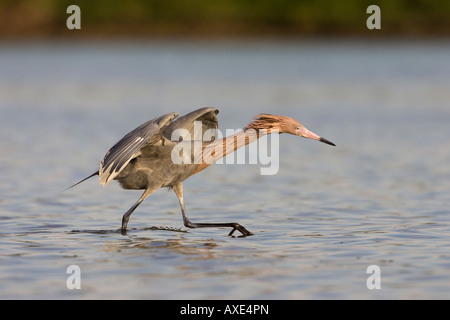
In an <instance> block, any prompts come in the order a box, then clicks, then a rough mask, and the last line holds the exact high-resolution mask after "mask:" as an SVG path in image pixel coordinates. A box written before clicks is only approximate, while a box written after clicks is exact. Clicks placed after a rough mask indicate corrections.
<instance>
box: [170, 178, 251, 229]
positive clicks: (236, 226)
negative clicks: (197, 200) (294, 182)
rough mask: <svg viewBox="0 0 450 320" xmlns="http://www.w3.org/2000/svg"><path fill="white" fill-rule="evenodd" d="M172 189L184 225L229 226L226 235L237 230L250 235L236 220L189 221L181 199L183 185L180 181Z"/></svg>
mask: <svg viewBox="0 0 450 320" xmlns="http://www.w3.org/2000/svg"><path fill="white" fill-rule="evenodd" d="M173 191H175V194H176V195H177V197H178V201H179V202H180V207H181V214H182V215H183V223H184V226H185V227H188V228H220V227H229V228H233V229H232V230H231V232H230V233H229V234H228V236H232V235H233V233H234V232H235V231H236V230H237V231H239V232H240V233H242V236H244V237H246V236H251V235H253V233H251V232H250V231H248V230H247V229H246V228H245V227H243V226H241V225H240V224H239V223H236V222H230V223H192V222H191V221H189V219H188V217H187V215H186V209H185V207H184V200H183V185H182V184H181V183H180V184H178V185H176V186H174V187H173Z"/></svg>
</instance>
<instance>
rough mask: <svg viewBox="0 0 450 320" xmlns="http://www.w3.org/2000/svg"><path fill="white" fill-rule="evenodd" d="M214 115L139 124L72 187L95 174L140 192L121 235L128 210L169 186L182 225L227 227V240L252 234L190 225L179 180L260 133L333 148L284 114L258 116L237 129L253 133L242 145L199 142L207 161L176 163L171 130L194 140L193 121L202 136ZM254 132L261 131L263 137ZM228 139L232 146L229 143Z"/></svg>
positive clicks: (211, 111) (205, 112)
mask: <svg viewBox="0 0 450 320" xmlns="http://www.w3.org/2000/svg"><path fill="white" fill-rule="evenodd" d="M218 113H219V110H217V109H215V108H202V109H198V110H195V111H193V112H191V113H188V114H187V115H185V116H182V117H178V116H179V114H178V113H175V112H172V113H167V114H165V115H162V116H160V117H158V118H155V119H153V120H150V121H148V122H146V123H144V124H143V125H141V126H139V127H137V128H136V129H134V130H133V131H131V132H130V133H128V134H127V135H125V136H124V137H123V138H122V139H121V140H120V141H119V142H117V143H116V144H115V145H114V146H113V147H112V148H111V149H110V150H109V151H108V152H107V153H106V155H105V157H104V159H103V160H102V162H101V163H100V169H99V170H98V171H97V172H94V173H93V174H92V175H90V176H89V177H87V178H85V179H83V180H81V181H80V182H78V183H76V184H75V185H77V184H79V183H81V182H83V181H85V180H86V179H89V178H91V177H93V176H95V175H99V180H100V183H101V184H102V185H103V186H106V185H107V184H108V183H110V182H111V181H112V180H118V181H119V183H120V184H121V186H122V188H124V189H133V190H139V189H141V190H145V191H144V193H143V194H142V196H141V197H140V198H139V200H138V201H137V202H136V203H135V204H134V205H133V206H132V207H131V208H130V209H129V210H128V211H127V212H126V213H125V214H124V215H123V218H122V228H121V232H122V234H124V235H125V234H126V230H127V224H128V220H129V219H130V216H131V214H132V213H133V211H134V210H135V209H136V208H137V207H138V206H139V204H140V203H141V202H142V201H144V199H145V198H147V197H148V196H149V195H151V194H152V193H153V192H155V191H156V190H158V189H160V188H162V187H169V188H171V189H173V191H175V194H176V195H177V197H178V201H179V203H180V207H181V213H182V216H183V223H184V225H185V226H186V227H188V228H205V227H229V228H232V230H231V232H230V233H229V234H228V235H229V236H232V235H233V233H234V232H235V231H236V230H237V231H239V232H241V233H242V236H244V237H245V236H249V235H251V234H252V233H251V232H250V231H248V230H247V229H246V228H245V227H243V226H242V225H240V224H238V223H235V222H230V223H193V222H191V221H190V220H189V219H188V217H187V215H186V209H185V207H184V201H183V181H184V180H186V179H187V178H189V177H190V176H192V175H194V174H196V173H198V172H200V171H202V170H203V169H205V168H207V167H209V166H210V165H211V164H212V163H213V162H214V161H216V160H218V159H220V158H222V157H224V156H226V155H227V154H229V153H231V152H233V151H235V150H236V149H238V148H240V147H242V146H244V145H246V144H248V143H250V142H252V141H255V140H256V139H258V138H260V137H261V136H262V135H263V134H270V133H272V132H275V131H278V132H279V133H290V134H293V135H297V136H300V137H304V138H308V139H314V140H318V141H321V142H324V143H327V144H329V145H332V146H334V145H335V144H334V143H332V142H330V141H328V140H326V139H324V138H322V137H320V136H318V135H317V134H315V133H312V132H311V131H309V130H308V129H306V128H305V127H304V126H303V125H302V124H300V123H299V122H298V121H297V120H294V119H292V118H289V117H284V116H276V115H269V114H260V115H258V116H256V119H255V120H254V121H252V122H250V123H249V124H248V125H247V126H246V127H245V128H244V130H243V131H242V134H246V133H247V132H250V131H251V130H253V132H256V134H254V135H253V136H252V135H248V136H246V137H245V139H244V142H243V143H241V144H240V145H239V144H238V143H237V142H236V140H237V136H238V135H239V134H235V135H232V136H229V137H226V138H223V139H217V140H215V141H202V147H201V152H202V153H205V151H207V150H209V155H210V159H209V160H210V161H202V162H200V163H197V164H196V163H194V162H191V163H187V164H186V163H181V164H175V163H174V161H173V160H172V157H171V154H172V150H173V149H174V147H175V145H176V144H177V143H179V141H172V140H171V137H172V133H173V132H174V131H175V130H176V129H184V130H186V131H187V132H189V133H190V134H191V136H193V130H194V121H200V122H201V125H202V132H205V131H206V130H208V129H217V128H218V121H217V117H216V115H217V114H218ZM177 117H178V118H177ZM259 132H263V134H260V133H259ZM230 141H231V143H229V142H230ZM218 145H221V146H222V145H223V147H224V149H223V151H222V152H220V154H219V153H216V154H215V153H214V152H212V153H211V148H212V147H214V146H216V147H217V146H218ZM230 146H231V147H230ZM208 148H209V149H208ZM75 185H73V186H75Z"/></svg>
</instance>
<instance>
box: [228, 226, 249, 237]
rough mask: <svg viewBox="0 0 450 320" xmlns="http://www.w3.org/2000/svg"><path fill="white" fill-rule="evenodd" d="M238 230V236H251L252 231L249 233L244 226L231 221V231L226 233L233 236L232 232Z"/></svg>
mask: <svg viewBox="0 0 450 320" xmlns="http://www.w3.org/2000/svg"><path fill="white" fill-rule="evenodd" d="M236 230H237V231H239V232H240V233H241V235H240V236H237V237H238V238H245V237H248V236H252V235H253V233H251V232H250V231H248V230H247V229H246V228H245V227H243V226H241V225H240V224H239V223H233V230H231V232H230V233H229V234H228V236H229V237H232V236H233V233H234V232H235V231H236Z"/></svg>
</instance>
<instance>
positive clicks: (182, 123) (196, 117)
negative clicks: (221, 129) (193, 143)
mask: <svg viewBox="0 0 450 320" xmlns="http://www.w3.org/2000/svg"><path fill="white" fill-rule="evenodd" d="M218 113H219V110H217V109H216V108H212V107H206V108H201V109H198V110H195V111H192V112H190V113H188V114H187V115H185V116H182V117H179V118H178V119H176V120H175V121H173V122H171V123H170V124H169V125H168V126H167V128H165V129H164V131H163V137H165V138H166V139H168V140H171V137H172V133H173V132H174V131H175V130H177V129H185V130H187V131H186V133H189V135H190V137H191V140H202V137H201V136H198V134H199V133H200V132H194V121H200V122H201V126H202V127H201V129H202V130H201V134H203V133H204V132H205V131H206V130H208V129H217V128H218V126H219V122H218V120H217V116H216V115H217V114H218ZM185 139H186V136H183V140H185Z"/></svg>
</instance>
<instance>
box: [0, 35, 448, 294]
mask: <svg viewBox="0 0 450 320" xmlns="http://www.w3.org/2000/svg"><path fill="white" fill-rule="evenodd" d="M449 56H450V42H448V41H444V40H440V41H435V42H432V41H429V42H426V41H424V42H407V41H395V40H391V41H378V42H356V41H335V42H327V41H319V42H314V41H305V42H287V41H273V42H262V41H245V42H244V41H242V42H240V41H229V42H206V41H205V42H202V41H198V42H193V43H187V42H186V43H184V42H154V43H135V42H113V43H94V42H85V43H70V42H62V43H60V42H45V43H39V42H35V43H7V42H3V43H1V44H0V150H1V158H0V159H1V160H0V161H1V163H0V174H1V177H2V183H1V184H0V195H1V196H0V227H1V229H0V241H1V246H0V298H3V299H5V298H19V299H25V298H32V299H33V298H40V299H42V298H44V299H54V298H56V299H61V298H63V299H72V298H76V299H80V298H81V299H94V298H97V299H107V298H114V299H116V298H125V299H141V298H145V299H303V298H307V299H338V298H341V299H381V298H387V299H406V298H412V299H449V298H450V245H449V244H450V217H449V211H450V210H449V204H450V165H449V163H450V144H449V142H448V140H449V136H450V125H449V124H450V90H449V88H450V64H449V63H448V57H449ZM203 106H215V107H217V108H219V109H220V114H219V125H220V127H221V128H222V129H223V131H224V130H225V129H227V128H230V129H236V128H241V127H243V126H245V124H246V123H248V122H249V121H250V120H251V119H252V117H253V116H254V115H255V114H258V113H261V112H266V113H272V114H280V115H286V116H290V117H293V118H296V119H297V120H299V121H300V122H302V123H303V124H304V125H305V126H306V127H308V128H309V129H310V130H312V131H314V132H316V133H317V134H319V135H322V136H323V137H325V138H327V139H329V140H331V141H333V142H334V143H336V145H337V147H331V146H328V145H325V144H322V143H318V142H315V141H308V140H305V139H301V138H298V137H294V136H288V135H281V136H280V144H281V147H280V154H281V159H280V168H279V171H278V173H277V174H276V175H272V176H261V175H260V174H259V172H260V171H259V169H260V166H258V165H237V164H236V165H229V164H228V165H214V166H212V167H211V168H209V169H207V170H205V171H204V172H202V173H201V174H199V175H196V176H193V177H192V178H191V179H189V180H187V181H186V182H185V184H184V189H185V190H184V197H185V203H186V207H187V210H188V214H189V216H190V218H191V220H192V221H194V222H195V221H197V222H227V221H237V222H239V223H241V224H242V225H244V226H246V227H247V228H248V229H249V230H251V231H252V232H253V233H254V236H251V237H247V238H230V237H227V234H228V231H229V230H226V229H218V228H211V229H194V230H186V228H184V227H183V225H182V219H181V213H180V210H179V207H178V201H177V199H176V196H175V195H174V194H173V192H167V191H166V190H160V191H158V192H156V193H154V194H153V195H151V196H150V197H149V198H148V199H146V200H145V201H144V202H143V203H142V204H141V206H140V207H139V208H138V209H137V210H136V211H135V213H134V214H133V215H132V217H131V220H130V223H129V227H130V232H129V234H128V235H127V236H122V235H121V234H120V233H117V232H115V231H116V230H117V229H118V228H119V226H120V223H121V217H122V214H123V213H124V212H125V211H126V210H127V209H128V208H129V207H130V206H131V205H132V204H133V203H134V202H135V201H136V200H137V199H138V198H139V196H140V194H141V192H140V191H126V190H121V189H120V187H119V186H118V185H117V183H115V182H114V183H112V184H111V185H109V186H108V187H106V188H103V187H101V186H100V185H99V183H98V180H96V179H91V180H89V181H86V182H85V183H83V184H81V185H79V186H77V187H76V188H73V189H70V190H68V191H64V192H60V191H61V190H63V189H64V188H66V187H68V186H69V185H71V184H73V183H75V182H77V181H78V180H80V179H81V178H84V177H85V176H87V175H89V174H90V173H92V172H94V171H96V170H97V169H98V164H99V162H100V160H101V159H102V158H103V156H104V154H105V153H106V151H107V150H108V149H109V148H110V147H111V146H112V145H113V144H114V143H115V142H116V141H117V140H119V139H120V138H121V137H122V136H123V135H124V134H126V133H127V132H128V131H130V130H131V129H133V128H135V127H136V126H138V125H140V124H141V123H143V122H145V121H147V120H149V119H152V118H154V117H156V116H158V115H160V114H163V113H166V112H171V111H176V112H180V113H182V114H183V113H187V112H189V111H191V110H194V109H197V108H199V107H203ZM152 226H168V227H172V228H181V230H182V231H187V232H179V231H176V230H154V229H152V228H151V227H152ZM69 265H77V266H79V268H80V271H81V289H79V290H77V289H73V290H69V289H68V288H67V285H66V280H67V278H68V277H69V274H67V273H66V270H67V267H68V266H69ZM370 265H377V266H378V267H379V268H380V272H381V277H380V283H381V289H378V290H377V289H374V290H369V289H368V288H367V285H366V281H367V278H368V277H369V276H370V274H368V273H366V269H367V267H368V266H370Z"/></svg>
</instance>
